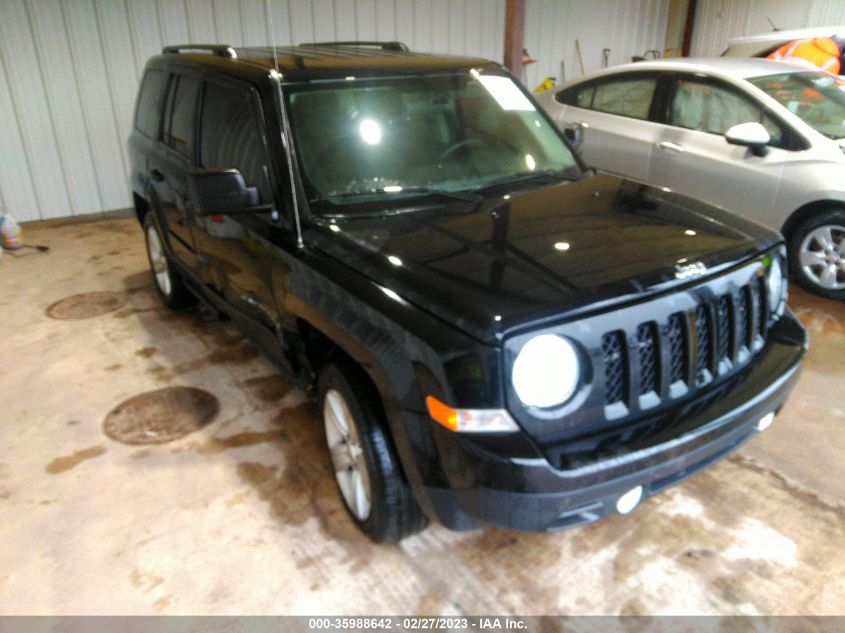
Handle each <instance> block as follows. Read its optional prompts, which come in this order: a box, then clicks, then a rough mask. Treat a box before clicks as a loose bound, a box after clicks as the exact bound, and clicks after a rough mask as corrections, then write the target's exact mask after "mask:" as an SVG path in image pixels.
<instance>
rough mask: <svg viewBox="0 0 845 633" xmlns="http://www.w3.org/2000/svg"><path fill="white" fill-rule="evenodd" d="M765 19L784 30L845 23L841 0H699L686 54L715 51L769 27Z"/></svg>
mask: <svg viewBox="0 0 845 633" xmlns="http://www.w3.org/2000/svg"><path fill="white" fill-rule="evenodd" d="M767 18H768V19H767ZM769 19H770V20H771V21H772V22H773V23H774V24H775V25H776V26H777V27H778V28H780V29H784V30H785V29H800V28H803V27H805V26H825V25H827V26H835V25H839V24H845V0H699V1H698V6H697V9H696V15H695V32H694V33H693V38H692V47H691V50H690V54H691V55H693V56H696V57H709V56H713V55H719V54H721V52H722V51H723V50H725V48H726V47H727V45H728V40H730V39H732V38H734V37H739V36H741V35H754V34H757V33H766V32H768V31H771V30H772V25H771V24H770V23H769Z"/></svg>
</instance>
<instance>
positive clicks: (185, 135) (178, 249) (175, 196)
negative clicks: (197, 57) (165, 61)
mask: <svg viewBox="0 0 845 633" xmlns="http://www.w3.org/2000/svg"><path fill="white" fill-rule="evenodd" d="M199 89H200V82H199V79H198V78H196V77H191V76H188V75H187V74H182V73H174V74H172V75H171V76H170V83H169V88H168V93H167V101H166V106H165V111H164V122H163V124H162V129H161V142H160V143H159V144H158V150H157V151H156V152H155V153H154V154H153V155H152V156H151V157H150V159H149V162H148V166H149V170H150V171H149V178H150V182H151V184H152V186H153V188H154V189H155V191H156V194H157V196H158V199H159V201H160V203H161V207H162V211H163V213H164V218H163V219H164V224H165V227H164V228H165V231H166V232H167V237H168V241H169V243H170V246H171V248H172V249H173V252H174V254H175V255H176V257H177V258H178V259H179V260H181V262H182V263H183V264H184V265H186V266H187V267H188V268H189V269H192V270H193V269H196V268H197V256H196V246H195V244H194V238H193V234H192V231H191V220H192V210H191V203H190V201H189V197H188V184H187V175H188V173H189V172H190V171H191V170H192V169H193V168H194V160H195V158H194V153H195V140H196V122H197V121H196V112H197V101H198V98H199Z"/></svg>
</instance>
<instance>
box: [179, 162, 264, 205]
mask: <svg viewBox="0 0 845 633" xmlns="http://www.w3.org/2000/svg"><path fill="white" fill-rule="evenodd" d="M188 193H189V195H190V196H191V200H192V201H193V203H194V208H195V210H196V213H197V214H198V215H212V214H214V213H221V214H223V215H238V214H242V213H262V212H266V211H269V210H270V205H259V202H260V201H261V196H260V195H259V193H258V189H257V188H256V187H247V186H246V182H245V181H244V177H243V176H242V175H241V173H240V172H239V171H238V170H237V169H202V170H199V171H195V172H192V173H190V174H188Z"/></svg>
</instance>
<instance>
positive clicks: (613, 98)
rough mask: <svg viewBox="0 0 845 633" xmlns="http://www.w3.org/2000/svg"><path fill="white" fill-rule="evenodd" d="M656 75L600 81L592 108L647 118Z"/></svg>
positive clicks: (655, 85)
mask: <svg viewBox="0 0 845 633" xmlns="http://www.w3.org/2000/svg"><path fill="white" fill-rule="evenodd" d="M656 87H657V78H656V77H646V78H641V79H633V78H632V79H615V80H611V81H606V82H604V83H600V84H598V85H597V86H596V92H595V94H594V95H593V104H592V109H593V110H598V111H599V112H607V113H608V114H619V115H622V116H627V117H631V118H634V119H647V118H648V113H649V110H650V109H651V98H652V97H653V96H654V90H655V88H656Z"/></svg>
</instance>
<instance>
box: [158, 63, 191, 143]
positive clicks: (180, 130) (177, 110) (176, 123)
mask: <svg viewBox="0 0 845 633" xmlns="http://www.w3.org/2000/svg"><path fill="white" fill-rule="evenodd" d="M170 85H171V88H170V95H171V96H170V100H169V104H168V108H167V114H166V115H165V118H164V142H165V143H167V144H168V145H170V147H172V148H174V149H175V150H177V151H178V152H180V153H181V154H184V155H185V156H191V155H192V154H193V151H192V149H193V146H194V129H195V127H196V126H195V124H196V112H197V96H198V93H199V81H197V80H196V79H193V78H191V77H184V76H180V75H173V79H172V81H171V84H170Z"/></svg>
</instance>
